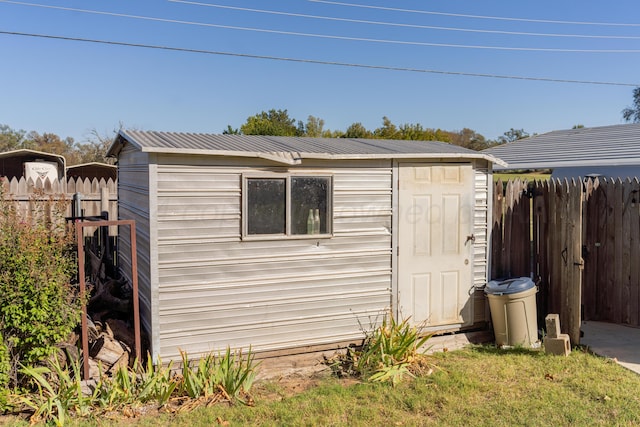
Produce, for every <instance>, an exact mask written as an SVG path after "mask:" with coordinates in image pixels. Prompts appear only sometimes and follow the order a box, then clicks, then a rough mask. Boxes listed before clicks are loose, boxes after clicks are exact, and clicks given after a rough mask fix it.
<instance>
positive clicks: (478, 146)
mask: <svg viewBox="0 0 640 427" xmlns="http://www.w3.org/2000/svg"><path fill="white" fill-rule="evenodd" d="M449 135H450V137H451V140H450V142H451V144H453V145H459V146H460V147H464V148H469V149H470V150H476V151H479V150H484V149H485V148H487V147H488V146H489V143H488V142H487V140H486V138H485V137H484V136H483V135H482V134H479V133H478V132H476V131H474V130H473V129H469V128H464V129H462V130H461V131H458V132H450V133H449Z"/></svg>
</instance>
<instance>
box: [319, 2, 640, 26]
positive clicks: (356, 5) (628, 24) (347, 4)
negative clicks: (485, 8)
mask: <svg viewBox="0 0 640 427" xmlns="http://www.w3.org/2000/svg"><path fill="white" fill-rule="evenodd" d="M307 1H310V2H313V3H325V4H331V5H335V6H349V7H359V8H363V9H378V10H388V11H392V12H406V13H418V14H424V15H440V16H453V17H457V18H474V19H495V20H499V21H517V22H537V23H544V24H570V25H597V26H605V27H640V24H636V23H620V22H587V21H561V20H553V19H529V18H510V17H504V16H486V15H468V14H463V13H448V12H434V11H430V10H416V9H401V8H396V7H384V6H372V5H367V4H355V3H344V2H339V1H330V0H307Z"/></svg>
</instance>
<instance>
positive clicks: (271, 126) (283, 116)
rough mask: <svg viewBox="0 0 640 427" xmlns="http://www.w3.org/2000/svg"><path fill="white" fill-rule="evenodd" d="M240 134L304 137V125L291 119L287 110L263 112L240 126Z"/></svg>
mask: <svg viewBox="0 0 640 427" xmlns="http://www.w3.org/2000/svg"><path fill="white" fill-rule="evenodd" d="M240 132H241V133H243V134H244V135H273V136H302V135H304V124H303V123H302V122H298V125H297V126H296V120H295V119H292V118H290V117H289V113H288V112H287V110H274V109H271V110H269V111H268V112H264V111H262V112H261V113H258V114H256V115H255V116H251V117H249V118H247V121H246V123H245V124H243V125H242V126H240Z"/></svg>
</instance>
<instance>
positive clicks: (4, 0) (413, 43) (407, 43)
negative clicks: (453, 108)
mask: <svg viewBox="0 0 640 427" xmlns="http://www.w3.org/2000/svg"><path fill="white" fill-rule="evenodd" d="M313 1H315V0H313ZM0 2H2V3H12V4H20V5H25V6H34V7H43V8H48V9H58V10H65V11H72V12H82V13H90V14H96V15H107V16H116V17H122V18H133V19H142V20H147V21H156V22H169V23H175V24H185V25H197V26H202V27H213V28H222V29H228V30H240V31H250V32H258V33H267V34H280V35H287V36H298V37H311V38H321V39H330V40H348V41H357V42H367V43H384V44H396V45H405V46H429V47H445V48H458V49H482V50H501V51H512V52H513V51H519V52H561V53H640V49H563V48H538V47H507V46H486V45H465V44H454V43H431V42H418V41H403V40H388V39H372V38H366V37H347V36H334V35H328V34H313V33H302V32H296V31H281V30H268V29H264V28H254V27H238V26H233V25H221V24H210V23H203V22H193V21H181V20H176V19H166V18H154V17H150V16H141V15H129V14H124V13H115V12H104V11H97V10H89V9H77V8H71V7H62V6H51V5H44V4H37V3H23V2H19V1H11V0H0Z"/></svg>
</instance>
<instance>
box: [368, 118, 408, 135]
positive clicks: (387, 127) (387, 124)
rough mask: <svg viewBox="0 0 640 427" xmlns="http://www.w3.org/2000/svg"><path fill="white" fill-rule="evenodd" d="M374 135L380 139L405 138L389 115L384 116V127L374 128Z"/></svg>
mask: <svg viewBox="0 0 640 427" xmlns="http://www.w3.org/2000/svg"><path fill="white" fill-rule="evenodd" d="M373 136H374V137H375V138H379V139H403V138H401V135H400V132H399V131H398V128H397V127H396V125H394V124H393V123H391V120H389V118H388V117H387V116H384V117H383V118H382V127H380V128H378V129H376V130H374V131H373Z"/></svg>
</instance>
